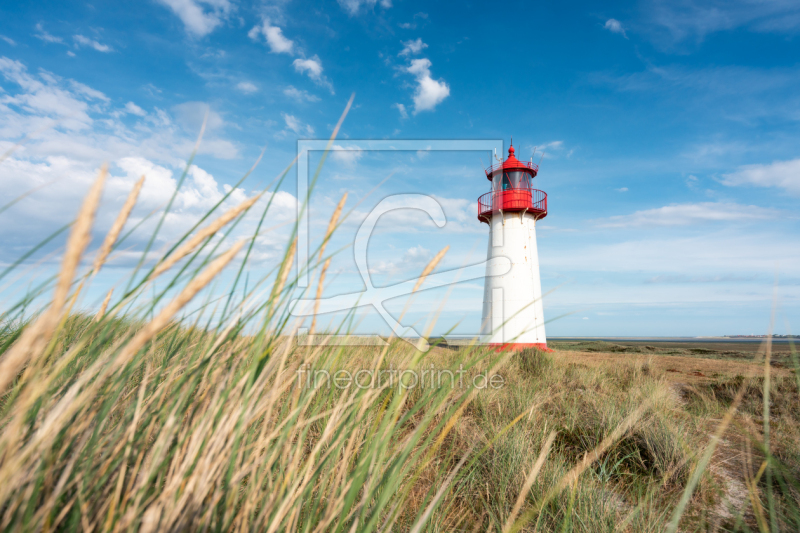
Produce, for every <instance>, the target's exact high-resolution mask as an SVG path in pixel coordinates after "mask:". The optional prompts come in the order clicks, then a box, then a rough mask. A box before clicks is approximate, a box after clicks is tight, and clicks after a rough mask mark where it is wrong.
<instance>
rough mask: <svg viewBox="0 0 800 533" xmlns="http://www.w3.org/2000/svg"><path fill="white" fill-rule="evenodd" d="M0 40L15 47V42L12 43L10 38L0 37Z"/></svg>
mask: <svg viewBox="0 0 800 533" xmlns="http://www.w3.org/2000/svg"><path fill="white" fill-rule="evenodd" d="M0 39H2V40H4V41H5V42H7V43H8V44H9V45H11V46H17V43H16V41H14V39H12V38H11V37H6V36H5V35H0Z"/></svg>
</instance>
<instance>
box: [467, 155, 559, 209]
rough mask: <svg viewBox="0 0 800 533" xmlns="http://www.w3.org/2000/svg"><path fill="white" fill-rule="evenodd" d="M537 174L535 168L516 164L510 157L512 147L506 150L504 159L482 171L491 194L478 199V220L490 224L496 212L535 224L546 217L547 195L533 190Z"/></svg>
mask: <svg viewBox="0 0 800 533" xmlns="http://www.w3.org/2000/svg"><path fill="white" fill-rule="evenodd" d="M538 173H539V167H538V165H534V164H533V161H532V160H531V161H530V162H528V161H520V160H519V159H517V158H516V157H515V156H514V146H513V145H512V146H509V148H508V158H507V159H506V160H505V161H502V162H500V163H498V164H496V165H493V166H491V167H489V168H488V169H486V178H487V179H489V181H491V182H492V192H489V193H486V194H484V195H483V196H481V197H480V198H478V220H480V221H481V222H486V223H487V224H490V222H489V219H490V218H491V217H492V215H493V214H494V213H496V212H500V213H501V214H502V213H503V212H526V213H531V214H532V215H533V216H534V218H535V219H536V220H538V219H540V218H544V217H546V216H547V194H545V193H544V192H543V191H540V190H538V189H534V188H533V178H535V177H536V174H538ZM490 225H491V224H490Z"/></svg>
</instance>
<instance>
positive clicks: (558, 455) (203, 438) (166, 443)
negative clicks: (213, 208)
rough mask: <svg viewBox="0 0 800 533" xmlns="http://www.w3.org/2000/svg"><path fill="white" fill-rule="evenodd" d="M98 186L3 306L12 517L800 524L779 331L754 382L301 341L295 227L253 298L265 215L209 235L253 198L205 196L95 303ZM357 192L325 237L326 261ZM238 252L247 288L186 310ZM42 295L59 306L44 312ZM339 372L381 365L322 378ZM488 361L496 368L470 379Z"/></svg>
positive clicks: (151, 525)
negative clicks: (255, 256) (224, 200)
mask: <svg viewBox="0 0 800 533" xmlns="http://www.w3.org/2000/svg"><path fill="white" fill-rule="evenodd" d="M334 135H335V133H334ZM323 159H324V158H323ZM102 181H103V175H102V174H101V176H100V178H99V179H98V183H97V184H96V185H95V187H94V188H93V189H92V190H91V191H90V193H89V195H88V196H87V199H86V201H85V203H84V205H83V206H82V208H81V210H80V212H79V214H78V217H77V218H76V221H75V222H74V223H73V224H72V226H71V228H70V235H69V238H68V241H67V246H66V249H65V251H64V254H63V259H62V266H61V270H60V272H59V274H58V275H57V276H56V277H55V278H53V279H44V280H41V284H40V285H38V286H34V287H33V288H32V289H31V291H30V292H29V293H28V294H27V295H26V296H25V297H24V298H23V299H22V300H20V301H19V302H16V303H7V304H6V305H5V308H6V311H4V312H3V314H2V317H0V318H1V319H2V326H1V327H0V429H1V431H2V432H1V433H0V528H2V529H3V530H7V531H12V530H13V531H34V530H35V531H40V530H45V531H55V530H58V531H61V530H63V531H110V530H114V531H117V530H141V531H178V530H181V531H183V530H192V531H193V530H198V531H200V530H202V531H208V530H211V531H232V530H236V531H245V530H257V531H304V532H312V531H389V530H391V531H412V532H417V531H454V530H458V531H487V530H491V531H556V530H557V531H587V532H596V531H630V532H639V531H659V532H660V531H678V530H680V531H715V530H716V531H754V530H758V531H797V530H798V528H799V527H800V511H799V510H798V504H797V502H798V495H799V494H800V492H798V489H799V488H800V483H799V482H798V479H800V456H799V455H798V447H797V442H798V438H799V437H800V434H798V427H800V424H799V422H800V414H798V407H797V406H798V400H800V397H798V381H797V374H796V373H791V372H788V371H787V370H785V369H784V370H783V371H782V373H780V374H774V372H773V371H772V369H771V366H770V364H769V362H770V355H771V354H770V349H769V346H767V347H766V351H765V352H766V353H765V356H764V355H762V356H761V360H762V364H761V366H760V367H758V368H760V369H761V372H760V374H759V375H758V376H755V375H754V376H748V377H741V376H735V375H733V376H727V377H725V376H722V377H720V378H719V379H714V380H707V381H705V382H702V383H694V384H683V385H680V386H679V385H678V384H676V382H675V380H674V379H672V378H671V377H670V374H669V373H668V372H667V371H666V370H664V369H663V365H662V366H659V365H657V364H654V363H652V362H649V361H648V360H641V359H635V358H634V359H632V360H629V361H625V360H623V361H620V360H613V361H612V360H609V361H606V362H603V364H597V365H590V364H586V363H587V361H588V360H576V359H575V358H574V357H575V356H574V354H573V352H570V351H569V350H563V351H559V350H557V351H555V352H553V353H542V352H537V351H526V352H522V353H518V354H508V353H503V354H498V353H495V352H489V351H485V350H483V349H481V348H480V347H479V346H468V347H461V348H458V349H450V348H443V347H434V348H433V349H431V350H430V351H428V352H421V351H417V350H416V349H414V347H412V346H411V345H409V344H408V343H406V342H404V341H400V340H396V339H395V340H393V341H391V342H390V343H389V344H388V345H387V346H385V347H369V346H340V347H337V346H301V345H298V343H296V342H295V341H294V338H295V337H294V336H293V335H292V334H293V328H294V327H295V324H294V323H293V322H292V321H291V320H290V316H289V315H288V314H287V302H288V301H289V299H290V298H291V297H292V296H293V295H296V294H297V292H298V291H297V290H296V284H295V280H294V279H293V276H292V274H291V273H292V271H293V270H292V268H291V266H292V259H293V256H294V247H295V242H296V241H295V240H294V237H293V236H292V238H290V240H289V244H288V245H287V247H286V252H285V254H284V256H283V258H282V260H281V261H279V262H276V264H275V265H274V269H273V270H272V271H271V272H270V274H269V275H267V276H265V277H264V278H263V279H261V280H257V281H256V282H254V283H250V284H249V286H248V288H247V290H246V292H245V293H244V294H242V284H241V283H240V281H241V274H242V272H243V270H244V268H245V267H244V265H246V264H247V258H248V257H249V251H250V249H251V248H252V246H253V243H254V242H255V236H256V235H258V232H259V231H261V227H260V226H259V227H258V228H257V229H256V234H255V235H253V236H251V237H250V238H249V239H246V240H244V241H240V242H237V243H235V244H231V243H230V242H228V240H227V236H228V235H230V233H231V232H227V233H226V234H225V237H224V238H216V239H212V237H214V236H215V235H216V236H218V235H219V234H220V233H221V230H222V229H223V228H225V227H228V228H230V227H234V226H235V225H236V224H238V223H239V221H240V220H241V219H242V217H243V216H244V215H245V214H246V213H247V212H248V211H249V210H251V209H252V208H253V206H254V205H257V204H256V203H255V200H254V199H252V198H251V199H250V200H248V201H246V202H244V203H243V204H241V205H239V206H236V207H234V208H231V209H230V210H229V211H227V212H225V213H221V214H220V213H213V212H212V213H209V214H208V215H207V217H204V219H203V220H201V221H200V222H199V223H198V225H197V226H196V227H195V228H192V230H191V231H190V232H188V233H187V234H186V235H185V236H184V237H183V238H182V239H180V240H179V242H178V243H176V244H175V245H174V246H173V247H172V248H171V249H170V250H168V251H167V252H166V253H165V254H164V255H163V257H161V258H160V259H159V260H158V261H156V262H155V263H154V264H153V263H145V262H142V263H141V264H140V265H139V266H140V268H138V269H137V271H136V272H134V273H133V274H132V276H131V278H130V280H129V283H128V284H127V286H124V287H122V286H121V287H118V288H117V292H116V294H114V295H110V296H109V298H107V299H106V302H105V303H104V304H103V309H101V311H100V312H98V313H97V314H96V315H95V314H86V313H82V312H80V311H78V309H79V308H80V306H79V305H78V303H77V302H79V301H80V297H81V294H82V291H85V288H86V287H87V286H88V285H90V284H91V283H92V280H93V279H94V276H95V275H96V273H97V271H98V270H100V269H101V268H102V267H103V264H104V262H105V259H106V258H107V257H108V254H110V253H112V252H113V250H114V249H116V248H118V247H119V246H120V245H121V243H122V242H123V241H124V239H125V235H124V234H122V228H123V227H124V223H125V219H126V217H127V214H126V213H125V210H123V213H121V214H120V219H118V222H119V224H115V226H114V228H112V230H111V232H110V233H109V235H108V236H107V238H106V240H105V242H104V244H103V246H102V247H101V249H100V252H99V253H98V254H96V255H95V257H94V259H93V261H92V262H91V266H90V267H88V268H86V270H85V271H84V270H82V267H81V265H83V264H84V254H85V252H86V249H87V246H88V243H89V240H90V239H89V236H90V233H91V227H92V224H93V219H94V213H95V211H96V209H97V206H98V203H99V199H100V191H101V190H102ZM136 193H137V191H136V190H134V192H133V193H132V198H131V201H130V202H129V204H130V205H131V206H132V205H133V203H135V200H136V197H135V196H136ZM220 204H221V202H220ZM341 205H343V202H342V204H340V209H338V210H337V212H336V213H335V214H334V217H333V219H332V220H331V223H330V225H329V228H328V234H327V235H326V237H325V240H324V241H323V242H322V243H321V244H320V246H319V248H318V249H317V253H315V254H314V255H315V258H316V259H317V260H318V264H317V267H318V270H315V273H316V272H318V271H320V270H321V272H320V274H321V276H317V277H315V279H319V278H320V277H324V270H325V268H326V262H327V259H328V257H329V256H326V255H325V243H326V242H327V240H328V238H329V236H330V234H331V233H332V232H333V231H335V229H336V227H337V224H338V223H340V220H341V219H340V218H339V217H340V215H341V216H345V215H346V214H342V212H341ZM266 209H269V206H267V208H266ZM129 212H130V211H128V213H129ZM265 212H266V211H265ZM259 216H261V220H263V216H262V215H259ZM162 220H163V219H162ZM226 231H227V230H226ZM154 239H155V236H153V239H151V244H152V242H153V240H154ZM149 248H150V245H148V247H147V248H146V250H145V254H146V253H147V252H148V250H149ZM143 257H145V255H143ZM440 257H441V254H440V255H439V256H437V260H438V258H440ZM235 258H237V259H236V261H234V259H235ZM237 261H238V263H237ZM435 261H436V260H435ZM435 261H434V262H433V263H432V264H431V265H429V267H428V268H426V272H430V271H432V270H433V268H434V267H435V266H436V265H435ZM225 268H228V269H229V270H230V271H231V272H232V273H235V276H236V277H235V279H236V281H235V282H234V283H233V286H232V288H231V289H230V292H229V293H228V294H227V295H223V296H224V297H223V298H222V299H221V300H218V301H216V303H214V305H213V306H207V307H202V306H201V307H200V309H201V310H203V312H198V313H194V314H191V315H187V316H184V315H182V314H181V313H182V312H183V310H184V309H185V307H186V305H187V304H189V303H190V302H192V301H193V300H195V299H201V298H203V297H206V298H208V294H209V293H208V289H207V287H208V286H209V285H210V284H211V283H212V282H213V281H214V280H215V278H216V277H217V276H218V275H219V273H220V272H222V271H223V269H225ZM13 269H14V267H13V265H12V267H11V268H10V269H6V270H5V271H3V272H2V273H0V278H3V277H5V276H6V275H7V274H9V273H10V272H12V271H13ZM156 279H158V281H159V284H158V285H157V288H156V285H154V283H155V280H156ZM321 283H322V282H321V281H320V282H319V285H321ZM237 295H238V296H237ZM37 297H38V298H39V300H34V299H35V298H37ZM33 301H39V302H41V301H46V302H47V303H46V305H44V306H42V307H41V309H40V311H39V312H38V313H37V314H35V315H33V316H31V315H30V314H29V313H28V311H27V309H28V307H29V306H30V305H31V303H32V302H33ZM342 329H343V330H346V325H343V327H342ZM573 348H574V347H573ZM592 353H594V354H595V355H597V352H585V354H588V355H589V356H590V357H591V356H592ZM793 355H796V354H794V352H793ZM796 360H797V358H796V357H793V361H794V364H795V367H796ZM764 362H766V364H764ZM391 369H404V370H415V371H417V372H421V371H423V370H426V371H430V370H431V369H436V371H437V373H441V372H443V371H449V372H452V373H453V374H455V373H458V372H460V374H458V375H459V376H460V377H461V378H463V384H462V382H459V384H458V386H456V385H454V384H453V382H452V381H451V382H449V383H448V382H446V383H445V386H427V387H422V386H415V387H412V386H411V381H409V380H406V381H402V380H400V378H396V379H395V377H393V376H392V374H391V373H389V374H386V373H380V371H384V372H388V371H389V370H391ZM323 370H324V371H326V372H328V374H329V375H335V374H336V372H337V371H349V372H351V373H353V374H356V373H357V372H358V371H359V370H372V371H373V373H374V374H377V375H378V378H377V379H376V380H375V383H374V384H373V385H372V386H369V387H356V386H349V387H343V388H340V387H337V386H328V384H329V382H328V381H320V382H318V383H317V384H316V385H317V386H311V387H309V386H307V385H308V381H304V378H306V377H307V376H308V373H309V372H311V371H323ZM773 374H774V375H773ZM445 375H446V376H447V375H450V374H445ZM480 375H484V376H494V377H497V381H495V382H494V383H495V384H501V386H497V387H482V386H478V385H476V383H481V382H480V380H479V381H477V382H476V379H477V376H480ZM409 379H410V378H409ZM312 381H313V380H312ZM451 384H452V386H451ZM437 385H438V384H437Z"/></svg>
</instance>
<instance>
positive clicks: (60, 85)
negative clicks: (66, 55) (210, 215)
mask: <svg viewBox="0 0 800 533" xmlns="http://www.w3.org/2000/svg"><path fill="white" fill-rule="evenodd" d="M0 79H3V80H4V81H3V83H2V85H3V89H4V92H3V93H1V94H2V95H1V96H0V109H1V110H2V111H1V112H0V147H2V148H0V150H4V149H6V148H7V147H10V146H12V145H13V143H14V141H15V140H16V139H19V137H20V136H21V135H23V134H25V133H31V132H37V133H36V135H35V136H34V137H32V138H31V139H30V140H29V141H28V142H27V143H26V144H25V145H24V146H22V147H19V148H18V149H17V150H16V151H14V152H13V153H12V155H11V157H9V158H7V159H6V160H5V161H3V163H2V167H0V168H2V176H3V194H4V195H8V196H9V197H12V198H13V197H17V196H20V195H21V194H23V193H25V192H27V191H30V190H31V189H33V188H36V187H38V186H40V185H45V184H47V186H46V187H44V188H42V189H40V190H38V191H36V192H35V193H34V194H32V195H31V196H29V197H28V198H26V199H25V200H24V201H22V202H19V203H18V204H16V205H15V206H13V207H12V208H10V209H9V210H7V211H5V212H4V213H2V214H0V236H2V242H3V243H4V246H2V247H0V254H1V255H2V258H0V261H6V260H8V259H15V258H16V257H11V256H14V255H16V254H18V251H19V250H27V249H29V248H30V247H31V246H32V245H34V244H36V243H37V242H39V241H41V239H42V238H44V237H45V236H46V235H48V234H50V233H51V232H52V231H53V230H54V228H57V227H58V226H60V225H63V224H64V223H66V222H68V221H69V220H71V218H72V217H74V216H75V212H76V209H77V206H79V205H80V202H81V199H82V197H83V195H84V194H85V193H86V190H87V189H88V188H89V187H90V185H91V183H92V182H93V181H94V179H95V178H96V176H97V169H98V168H99V167H100V165H101V164H102V163H103V162H108V163H109V164H110V167H111V169H110V175H109V178H108V181H107V185H106V187H105V192H104V199H103V203H102V209H101V212H100V214H99V216H98V221H97V225H96V233H97V234H103V233H105V231H107V230H108V227H109V226H110V224H111V222H113V220H114V218H115V217H116V214H117V212H118V211H119V208H120V206H121V205H122V202H124V200H125V197H126V196H127V193H128V191H129V190H130V188H131V186H132V185H133V183H134V182H135V181H136V180H137V179H139V177H140V176H141V175H145V176H146V180H145V187H144V189H143V191H142V195H141V199H140V201H139V203H138V204H137V208H136V210H135V211H134V214H133V216H132V217H131V219H130V222H129V225H130V227H132V226H133V225H135V224H136V223H138V222H140V221H142V217H143V216H144V215H145V214H146V213H148V212H150V211H152V210H154V209H159V208H163V206H164V204H165V203H166V201H167V200H168V199H169V198H170V197H171V196H172V194H173V193H174V192H175V187H176V185H177V183H176V181H177V176H178V175H179V174H180V172H181V170H182V168H183V165H184V164H185V163H184V158H186V157H187V156H188V155H189V154H190V153H191V151H192V148H193V147H194V144H195V141H196V134H197V131H196V130H194V131H185V130H184V129H183V128H181V127H179V126H178V124H182V125H183V126H184V127H185V128H187V129H188V130H191V128H192V127H194V126H197V125H198V123H199V122H201V121H202V118H203V115H204V114H205V111H206V110H207V109H208V106H207V104H203V103H201V102H189V103H187V104H186V105H183V106H176V107H175V108H173V112H174V114H175V115H176V116H177V117H178V118H177V123H178V124H176V122H174V121H173V119H172V116H171V115H170V114H169V113H167V112H165V111H164V110H161V109H158V108H155V109H153V110H152V111H151V112H150V113H145V111H144V110H142V109H141V108H140V107H139V106H137V105H136V104H135V103H133V102H128V103H127V104H126V105H125V106H124V107H123V108H117V107H114V106H112V105H111V102H110V101H109V99H108V97H106V96H105V95H104V94H103V93H101V92H100V91H97V90H95V89H92V88H91V87H88V86H86V85H83V84H81V83H78V82H76V81H74V80H70V79H63V78H58V77H56V76H53V75H51V74H48V73H47V72H44V71H38V72H36V73H30V72H28V71H27V69H26V68H25V66H24V65H23V64H22V63H20V62H17V61H12V60H9V59H7V58H2V57H0ZM124 113H130V114H134V115H137V116H140V117H142V119H141V120H137V121H136V126H135V127H128V126H127V125H126V124H125V122H124V121H123V120H122V117H123V115H124ZM198 115H199V116H198ZM53 119H56V120H53ZM223 126H224V122H223V121H222V118H221V117H220V115H219V114H217V113H214V112H211V113H210V115H209V127H210V129H209V130H208V131H207V132H206V135H205V137H204V140H203V142H202V143H201V145H200V150H199V151H200V153H203V154H209V155H212V156H214V157H218V158H229V157H237V156H238V151H237V148H236V146H235V145H233V144H232V143H231V142H230V141H227V140H225V139H223V138H220V137H219V135H218V132H219V130H221V129H222V127H223ZM230 190H231V189H230V186H228V185H226V184H224V183H221V182H220V181H218V180H217V179H215V178H214V176H212V175H211V174H210V173H208V172H207V171H205V170H203V169H202V168H200V167H198V166H196V165H194V166H192V167H190V168H189V171H188V177H187V179H186V181H185V183H184V185H183V187H182V188H181V190H180V191H179V192H178V195H177V196H176V200H175V203H174V206H173V209H172V210H171V211H170V214H169V215H168V217H167V223H166V224H165V225H164V227H163V229H162V234H161V235H160V236H159V241H160V244H161V243H165V242H169V241H171V240H173V239H174V238H176V237H177V235H179V234H180V233H182V232H183V231H186V230H188V229H189V228H190V227H191V226H192V225H193V224H194V223H195V222H196V221H197V220H198V218H199V217H200V216H201V215H202V214H204V213H205V212H206V210H208V209H210V208H211V207H212V206H213V205H214V204H216V203H217V202H218V201H219V200H221V199H222V197H223V195H224V194H225V192H227V191H230ZM281 194H283V195H284V196H281ZM244 198H245V193H244V191H243V190H238V189H237V190H235V191H232V195H231V197H230V198H229V199H228V200H227V201H226V204H224V205H223V206H222V208H223V209H225V208H227V207H229V206H230V205H232V204H233V203H238V202H241V201H242V200H243V199H244ZM267 199H268V198H267ZM275 201H276V204H273V205H274V206H276V207H278V210H277V211H276V212H280V213H283V215H286V217H285V218H286V220H291V216H292V213H293V212H294V205H295V202H294V199H293V197H292V196H291V195H288V194H287V193H279V194H278V195H277V196H276V198H275ZM262 203H263V200H262V201H259V204H258V205H259V206H261V204H262ZM278 204H279V205H278ZM262 207H263V206H262ZM284 208H285V209H284ZM284 211H285V212H284ZM259 214H260V213H259ZM283 215H281V216H283ZM156 218H157V217H156ZM21 220H22V221H25V223H24V224H20V221H21ZM248 220H249V219H246V221H248ZM246 221H245V222H243V223H242V225H241V226H242V231H245V229H244V226H248V225H249V222H246ZM249 229H250V230H252V225H251V227H250V228H249ZM150 230H152V224H151V222H150V221H147V222H145V223H144V225H143V226H142V227H141V232H142V235H143V237H142V238H146V237H147V236H148V231H150ZM237 231H238V230H237ZM279 233H280V232H279ZM265 238H266V239H274V237H265ZM100 240H102V239H100ZM141 242H142V240H141V239H140V238H137V237H136V236H135V235H134V236H133V237H131V239H130V240H129V242H128V243H127V244H126V247H128V246H131V245H134V246H135V245H137V243H139V244H140V243H141ZM172 242H174V241H172ZM264 243H266V244H265V246H267V248H266V249H265V251H264V254H267V253H272V251H271V250H273V249H274V246H273V244H269V243H268V242H266V241H261V240H260V241H259V245H261V244H264ZM94 244H95V245H97V244H98V240H97V239H95V242H94ZM160 244H159V246H160ZM55 246H57V244H56V243H54V248H52V249H50V250H48V252H49V251H52V250H54V249H55ZM132 253H133V252H131V254H132ZM120 256H121V257H123V258H124V257H125V253H124V252H123V253H121V255H120ZM117 264H118V263H117Z"/></svg>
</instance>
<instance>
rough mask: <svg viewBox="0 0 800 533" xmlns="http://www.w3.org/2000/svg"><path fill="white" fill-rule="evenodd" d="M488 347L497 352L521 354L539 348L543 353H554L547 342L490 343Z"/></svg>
mask: <svg viewBox="0 0 800 533" xmlns="http://www.w3.org/2000/svg"><path fill="white" fill-rule="evenodd" d="M486 346H489V347H490V348H492V349H493V350H494V351H496V352H519V351H521V350H524V349H526V348H538V349H539V350H542V351H543V352H552V351H553V350H551V349H550V348H548V347H547V343H546V342H506V343H503V344H500V343H490V344H487V345H486Z"/></svg>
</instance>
